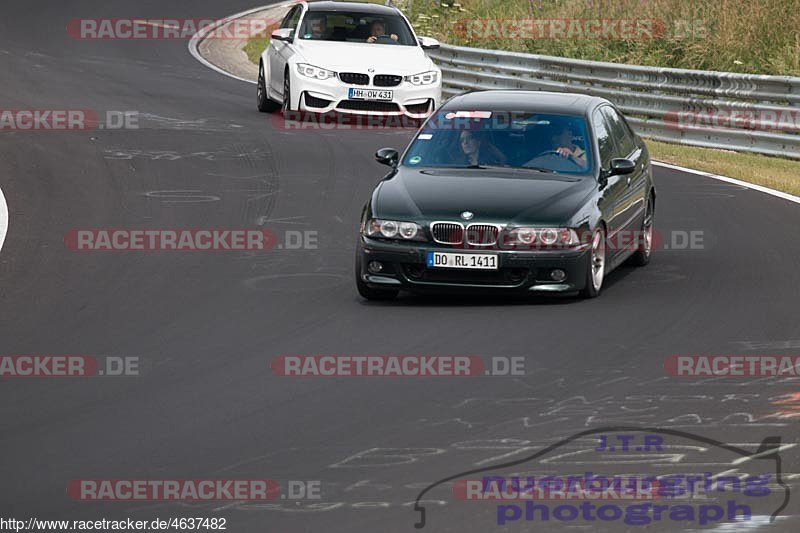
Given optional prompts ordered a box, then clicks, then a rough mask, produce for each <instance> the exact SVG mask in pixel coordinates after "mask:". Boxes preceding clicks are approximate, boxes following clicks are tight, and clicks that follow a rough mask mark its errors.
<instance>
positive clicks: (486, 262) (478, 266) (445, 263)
mask: <svg viewBox="0 0 800 533" xmlns="http://www.w3.org/2000/svg"><path fill="white" fill-rule="evenodd" d="M428 268H469V269H472V270H497V254H455V253H449V252H428Z"/></svg>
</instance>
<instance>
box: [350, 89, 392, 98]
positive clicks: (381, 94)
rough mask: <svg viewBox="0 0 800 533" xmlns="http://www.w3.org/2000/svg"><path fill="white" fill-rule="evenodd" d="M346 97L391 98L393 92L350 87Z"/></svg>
mask: <svg viewBox="0 0 800 533" xmlns="http://www.w3.org/2000/svg"><path fill="white" fill-rule="evenodd" d="M347 97H348V98H349V99H350V100H391V99H392V98H393V97H394V92H393V91H376V90H374V89H354V88H351V89H350V90H349V93H348V95H347Z"/></svg>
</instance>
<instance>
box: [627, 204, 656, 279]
mask: <svg viewBox="0 0 800 533" xmlns="http://www.w3.org/2000/svg"><path fill="white" fill-rule="evenodd" d="M655 212H656V208H655V202H654V201H653V195H652V194H651V195H650V197H649V198H648V199H647V205H646V206H645V208H644V219H643V220H642V233H641V236H640V237H639V247H638V249H637V250H636V251H635V252H634V253H633V255H632V256H630V258H629V259H628V264H630V265H632V266H637V267H642V266H645V265H646V264H647V263H649V262H650V257H651V256H652V254H653V220H654V218H655Z"/></svg>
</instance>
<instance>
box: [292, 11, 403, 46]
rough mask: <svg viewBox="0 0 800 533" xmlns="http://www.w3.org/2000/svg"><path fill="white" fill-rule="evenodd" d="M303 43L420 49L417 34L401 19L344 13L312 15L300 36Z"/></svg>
mask: <svg viewBox="0 0 800 533" xmlns="http://www.w3.org/2000/svg"><path fill="white" fill-rule="evenodd" d="M298 36H299V37H300V39H304V40H313V41H344V42H351V43H368V44H375V45H395V46H396V45H401V46H416V44H417V43H416V40H415V39H414V34H413V33H412V32H411V28H409V27H408V24H406V21H405V20H404V19H403V18H402V17H400V16H397V15H386V16H385V15H380V16H378V15H374V14H369V13H358V12H355V11H354V12H343V11H329V12H328V11H310V12H309V13H308V14H307V15H306V17H305V20H303V24H302V25H301V27H300V32H299V33H298Z"/></svg>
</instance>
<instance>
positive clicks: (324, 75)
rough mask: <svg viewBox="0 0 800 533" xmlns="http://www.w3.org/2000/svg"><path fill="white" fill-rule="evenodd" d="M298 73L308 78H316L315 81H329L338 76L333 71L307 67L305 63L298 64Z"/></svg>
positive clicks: (312, 66) (311, 66)
mask: <svg viewBox="0 0 800 533" xmlns="http://www.w3.org/2000/svg"><path fill="white" fill-rule="evenodd" d="M297 72H298V73H299V74H300V75H301V76H305V77H306V78H314V79H315V80H327V79H329V78H333V77H334V76H336V73H335V72H333V71H332V70H326V69H324V68H319V67H315V66H314V65H307V64H305V63H298V64H297Z"/></svg>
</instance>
